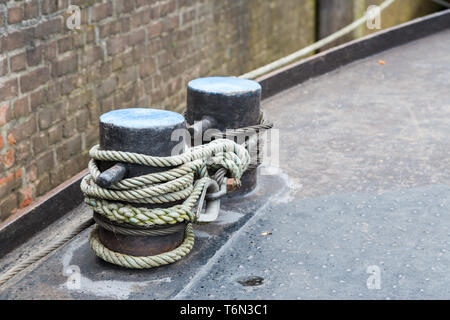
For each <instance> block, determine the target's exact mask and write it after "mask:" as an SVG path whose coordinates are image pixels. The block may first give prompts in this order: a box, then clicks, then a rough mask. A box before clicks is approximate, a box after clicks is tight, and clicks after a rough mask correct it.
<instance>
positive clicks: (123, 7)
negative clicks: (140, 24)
mask: <svg viewBox="0 0 450 320" xmlns="http://www.w3.org/2000/svg"><path fill="white" fill-rule="evenodd" d="M133 10H134V1H130V0H116V12H117V13H118V14H121V13H129V12H131V11H133Z"/></svg>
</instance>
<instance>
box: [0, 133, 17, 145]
mask: <svg viewBox="0 0 450 320" xmlns="http://www.w3.org/2000/svg"><path fill="white" fill-rule="evenodd" d="M6 139H7V140H8V145H10V146H12V145H15V144H16V139H15V138H14V136H13V134H12V133H10V134H8V136H7V137H6ZM2 143H3V138H2ZM0 149H1V148H0Z"/></svg>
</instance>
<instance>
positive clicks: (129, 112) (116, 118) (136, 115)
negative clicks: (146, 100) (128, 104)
mask: <svg viewBox="0 0 450 320" xmlns="http://www.w3.org/2000/svg"><path fill="white" fill-rule="evenodd" d="M183 122H184V118H183V116H182V115H180V114H179V113H176V112H172V111H167V110H159V109H146V108H130V109H119V110H113V111H110V112H107V113H105V114H102V115H101V116H100V123H102V124H109V125H113V126H117V127H122V128H130V129H149V128H153V129H155V128H159V127H166V128H167V127H177V126H179V125H180V124H181V123H183Z"/></svg>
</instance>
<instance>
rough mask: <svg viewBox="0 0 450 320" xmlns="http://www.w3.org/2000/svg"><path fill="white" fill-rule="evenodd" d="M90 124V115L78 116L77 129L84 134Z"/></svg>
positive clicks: (81, 114) (85, 113)
mask: <svg viewBox="0 0 450 320" xmlns="http://www.w3.org/2000/svg"><path fill="white" fill-rule="evenodd" d="M87 124H88V113H87V112H81V113H79V114H78V115H77V129H78V131H80V132H83V131H84V130H85V129H86V127H87Z"/></svg>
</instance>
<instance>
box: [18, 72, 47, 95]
mask: <svg viewBox="0 0 450 320" xmlns="http://www.w3.org/2000/svg"><path fill="white" fill-rule="evenodd" d="M48 80H49V70H48V68H47V67H42V68H39V69H36V70H33V71H31V72H29V73H27V74H25V75H23V76H21V77H20V90H21V91H22V93H25V92H28V91H31V90H34V89H36V88H38V87H40V86H41V85H43V84H45V83H46V82H47V81H48Z"/></svg>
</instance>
